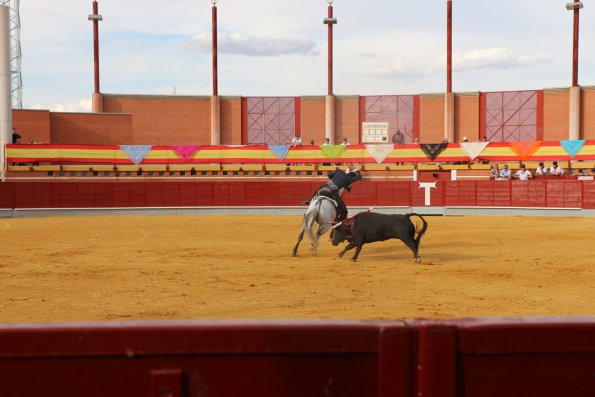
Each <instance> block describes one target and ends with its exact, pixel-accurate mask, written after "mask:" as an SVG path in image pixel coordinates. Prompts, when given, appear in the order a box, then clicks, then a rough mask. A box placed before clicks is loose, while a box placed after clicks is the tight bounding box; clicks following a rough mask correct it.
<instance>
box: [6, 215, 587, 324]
mask: <svg viewBox="0 0 595 397" xmlns="http://www.w3.org/2000/svg"><path fill="white" fill-rule="evenodd" d="M427 221H428V222H429V229H428V232H427V234H426V235H425V236H424V237H423V238H422V243H421V250H420V252H421V255H422V262H421V264H415V263H414V262H413V259H412V256H411V252H410V251H409V250H408V249H407V248H406V247H405V246H404V245H403V244H402V243H401V242H400V241H397V240H389V241H386V242H382V243H374V244H370V245H366V246H365V247H364V249H363V250H362V254H361V256H360V258H359V261H358V262H356V263H352V262H351V261H349V260H348V258H347V256H346V257H345V258H338V257H337V253H338V251H339V249H338V247H332V246H331V244H330V243H329V242H328V241H326V240H327V238H326V236H325V237H323V239H322V240H323V241H322V243H321V247H320V249H319V253H318V255H317V256H313V255H312V253H311V252H310V250H309V249H308V244H307V242H306V241H304V242H303V244H302V246H301V247H300V250H299V252H298V257H296V258H292V257H290V253H291V249H292V248H293V245H294V244H295V241H296V238H297V232H298V230H299V227H300V222H301V216H289V215H215V216H209V215H169V216H167V215H163V216H128V217H122V216H115V217H110V216H108V217H58V218H56V217H49V218H45V217H44V218H24V219H4V220H1V221H0V225H2V227H1V230H2V231H1V233H2V235H1V236H0V237H1V238H2V241H3V242H4V243H3V246H4V249H3V250H2V253H0V258H1V262H2V268H1V269H0V271H1V279H2V288H1V292H0V299H1V301H2V302H4V303H3V305H2V308H1V309H0V321H2V322H40V321H100V320H156V319H159V320H167V319H228V318H243V319H257V318H258V319H275V318H277V319H279V318H293V319H308V318H309V319H315V318H324V319H353V320H381V319H385V320H389V319H392V320H394V319H402V320H405V319H411V318H434V319H446V318H456V317H478V316H520V315H527V316H556V315H558V316H559V315H589V314H592V313H593V312H594V311H595V289H594V286H595V273H594V271H593V266H592V265H593V263H595V256H594V255H595V253H594V252H593V246H592V239H591V236H590V235H589V234H588V233H585V231H586V230H595V219H593V218H571V217H522V218H518V217H517V218H514V217H427ZM511 224H514V231H511V230H510V225H511ZM536 236H538V238H537V237H536ZM529 241H530V242H531V244H530V245H529V244H528V243H529ZM560 247H564V249H560Z"/></svg>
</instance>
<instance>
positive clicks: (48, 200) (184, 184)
mask: <svg viewBox="0 0 595 397" xmlns="http://www.w3.org/2000/svg"><path fill="white" fill-rule="evenodd" d="M320 185H321V181H320V180H315V181H300V180H297V179H296V180H283V181H275V180H263V181H249V182H246V181H241V180H235V181H225V180H223V181H213V180H205V181H175V180H174V181H134V182H127V181H114V182H112V181H108V182H106V181H101V182H97V181H23V182H13V181H11V182H4V183H0V208H17V209H25V208H123V207H141V208H143V207H196V206H199V207H200V206H202V207H228V206H234V207H242V206H255V207H270V206H281V207H283V206H300V205H302V202H303V201H304V200H306V199H307V198H310V197H311V195H312V192H313V191H314V190H315V189H316V188H318V187H320ZM430 185H432V186H430ZM344 198H345V202H346V203H347V205H348V206H365V207H368V206H403V207H410V206H422V207H423V206H439V207H443V206H450V207H456V206H465V207H528V208H531V207H533V208H534V207H543V208H584V209H595V181H580V180H576V179H573V180H557V179H551V180H547V179H541V180H534V181H516V180H515V181H492V180H479V181H477V180H461V181H441V180H438V181H436V182H435V185H433V183H430V184H429V185H428V184H421V183H420V182H411V181H394V180H389V181H374V180H365V181H362V182H359V183H358V184H357V185H355V186H354V188H353V190H352V192H351V193H349V194H346V195H345V197H344ZM304 209H305V207H304Z"/></svg>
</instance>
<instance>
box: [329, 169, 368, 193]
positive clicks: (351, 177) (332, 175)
mask: <svg viewBox="0 0 595 397" xmlns="http://www.w3.org/2000/svg"><path fill="white" fill-rule="evenodd" d="M328 177H329V179H330V181H331V182H332V183H333V184H334V185H335V186H336V187H337V190H340V189H342V188H346V189H347V191H350V190H351V184H352V183H353V182H356V181H359V180H360V179H362V174H360V172H359V171H351V172H345V171H343V170H336V171H331V172H329V174H328Z"/></svg>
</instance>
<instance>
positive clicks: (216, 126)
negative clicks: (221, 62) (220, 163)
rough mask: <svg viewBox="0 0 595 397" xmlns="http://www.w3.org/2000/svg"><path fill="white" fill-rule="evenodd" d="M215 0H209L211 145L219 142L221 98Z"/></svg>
mask: <svg viewBox="0 0 595 397" xmlns="http://www.w3.org/2000/svg"><path fill="white" fill-rule="evenodd" d="M217 1H218V0H211V3H213V7H212V8H211V37H212V48H211V52H212V55H213V95H212V96H211V145H220V144H221V100H220V98H219V79H218V70H217Z"/></svg>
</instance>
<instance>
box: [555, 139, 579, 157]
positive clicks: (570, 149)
mask: <svg viewBox="0 0 595 397" xmlns="http://www.w3.org/2000/svg"><path fill="white" fill-rule="evenodd" d="M584 144H585V140H584V139H577V140H575V141H560V145H562V147H563V148H564V150H566V153H568V154H569V155H570V158H574V156H576V154H577V153H578V152H579V151H580V150H581V149H582V148H583V145H584Z"/></svg>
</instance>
